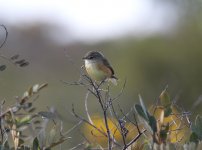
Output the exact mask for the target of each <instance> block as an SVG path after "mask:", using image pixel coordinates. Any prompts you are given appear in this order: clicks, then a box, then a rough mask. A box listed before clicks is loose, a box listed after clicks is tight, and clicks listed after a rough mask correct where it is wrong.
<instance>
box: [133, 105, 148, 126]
mask: <svg viewBox="0 0 202 150" xmlns="http://www.w3.org/2000/svg"><path fill="white" fill-rule="evenodd" d="M135 110H136V111H137V113H138V114H139V115H140V116H141V117H142V118H144V119H145V120H146V121H147V122H149V118H148V116H147V114H146V113H145V112H144V110H143V108H142V106H140V105H139V104H135Z"/></svg>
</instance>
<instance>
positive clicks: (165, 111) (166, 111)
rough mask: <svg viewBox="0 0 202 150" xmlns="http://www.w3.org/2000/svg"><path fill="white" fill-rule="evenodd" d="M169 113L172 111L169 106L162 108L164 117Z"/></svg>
mask: <svg viewBox="0 0 202 150" xmlns="http://www.w3.org/2000/svg"><path fill="white" fill-rule="evenodd" d="M171 113H172V109H171V107H167V108H166V109H165V110H164V117H168V116H170V114H171Z"/></svg>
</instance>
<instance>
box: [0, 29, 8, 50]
mask: <svg viewBox="0 0 202 150" xmlns="http://www.w3.org/2000/svg"><path fill="white" fill-rule="evenodd" d="M0 26H1V27H3V28H4V30H5V31H6V37H5V38H4V41H3V43H2V44H1V45H0V48H2V47H3V46H4V44H5V43H6V41H7V38H8V30H7V28H6V27H5V26H4V25H0Z"/></svg>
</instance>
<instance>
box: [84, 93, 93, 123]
mask: <svg viewBox="0 0 202 150" xmlns="http://www.w3.org/2000/svg"><path fill="white" fill-rule="evenodd" d="M89 93H90V92H89V91H88V92H87V93H86V97H85V110H86V114H87V117H88V121H89V122H90V123H91V124H94V123H93V121H92V119H91V117H90V114H89V112H88V95H89Z"/></svg>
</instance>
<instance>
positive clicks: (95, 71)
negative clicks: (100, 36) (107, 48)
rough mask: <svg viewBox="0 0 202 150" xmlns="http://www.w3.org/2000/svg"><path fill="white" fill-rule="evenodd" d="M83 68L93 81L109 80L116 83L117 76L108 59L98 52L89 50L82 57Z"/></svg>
mask: <svg viewBox="0 0 202 150" xmlns="http://www.w3.org/2000/svg"><path fill="white" fill-rule="evenodd" d="M83 60H84V61H85V65H84V66H85V69H86V72H87V73H88V75H89V76H90V77H91V78H92V79H93V80H95V81H100V82H102V81H111V82H112V83H113V84H115V85H117V78H116V77H115V76H114V70H113V68H112V67H111V65H110V64H109V62H108V60H107V59H106V58H105V57H104V55H103V54H102V53H100V52H96V51H90V52H88V53H87V54H86V55H85V56H84V57H83Z"/></svg>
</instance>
